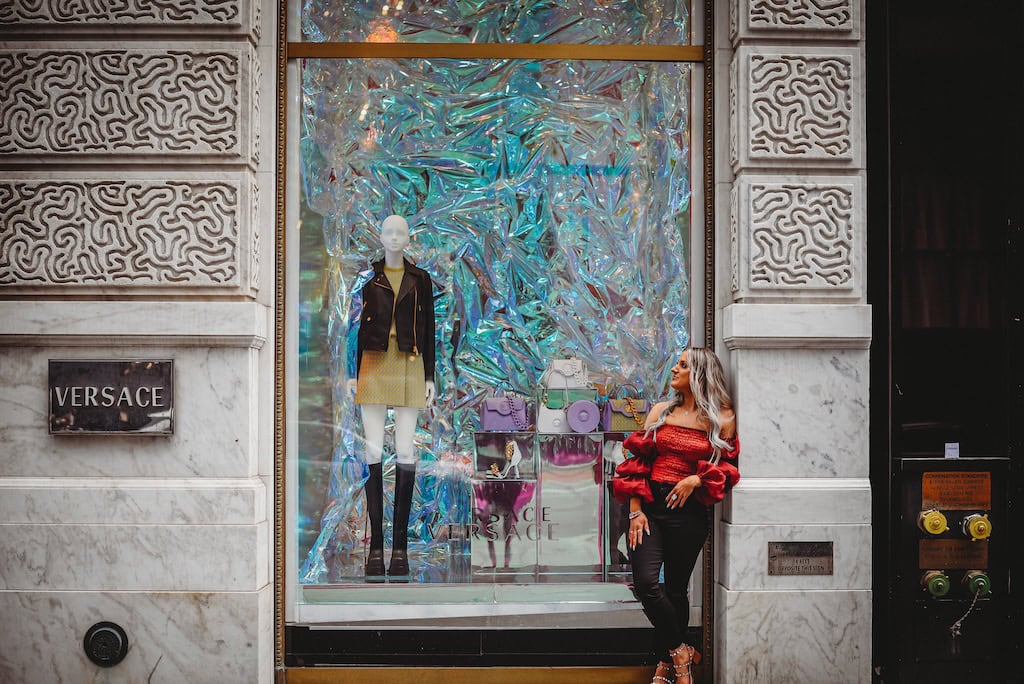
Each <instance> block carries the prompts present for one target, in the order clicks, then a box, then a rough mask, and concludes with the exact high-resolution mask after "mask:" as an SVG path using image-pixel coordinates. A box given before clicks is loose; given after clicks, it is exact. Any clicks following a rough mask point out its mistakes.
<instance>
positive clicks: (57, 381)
mask: <svg viewBox="0 0 1024 684" xmlns="http://www.w3.org/2000/svg"><path fill="white" fill-rule="evenodd" d="M49 390H50V412H49V430H50V433H51V434H59V435H76V434H80V435H89V434H145V435H169V434H173V432H174V362H173V361H171V360H157V361H145V360H134V359H133V360H123V361H97V360H92V359H68V360H54V359H50V360H49Z"/></svg>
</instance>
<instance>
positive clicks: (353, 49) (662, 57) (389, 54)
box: [288, 43, 704, 62]
mask: <svg viewBox="0 0 1024 684" xmlns="http://www.w3.org/2000/svg"><path fill="white" fill-rule="evenodd" d="M288 58H289V59H294V58H310V59H338V58H363V59H402V58H415V59H436V58H445V59H554V60H569V59H598V60H606V61H616V60H621V61H627V62H702V61H704V48H703V46H700V45H589V44H588V45H567V44H558V43H288Z"/></svg>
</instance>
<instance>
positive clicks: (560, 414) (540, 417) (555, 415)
mask: <svg viewBox="0 0 1024 684" xmlns="http://www.w3.org/2000/svg"><path fill="white" fill-rule="evenodd" d="M537 432H571V430H570V429H569V421H568V420H566V418H565V409H564V408H558V409H553V408H548V407H547V406H545V405H544V404H540V405H538V406H537Z"/></svg>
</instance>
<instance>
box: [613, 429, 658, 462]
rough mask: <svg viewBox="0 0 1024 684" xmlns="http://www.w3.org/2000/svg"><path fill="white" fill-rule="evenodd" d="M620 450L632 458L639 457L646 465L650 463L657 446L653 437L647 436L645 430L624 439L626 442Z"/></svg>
mask: <svg viewBox="0 0 1024 684" xmlns="http://www.w3.org/2000/svg"><path fill="white" fill-rule="evenodd" d="M622 448H623V449H625V450H626V451H628V452H629V453H631V454H633V455H634V456H639V457H640V458H642V459H643V460H645V461H647V462H648V463H652V462H653V461H654V456H655V449H656V448H657V446H656V445H655V443H654V437H653V436H649V435H647V431H646V430H637V431H636V432H634V433H633V434H631V435H630V436H629V437H627V438H626V441H624V442H623V443H622Z"/></svg>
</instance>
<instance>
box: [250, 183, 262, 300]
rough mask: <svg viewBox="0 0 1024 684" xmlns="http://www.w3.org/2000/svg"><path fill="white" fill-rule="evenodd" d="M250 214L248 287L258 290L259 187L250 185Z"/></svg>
mask: <svg viewBox="0 0 1024 684" xmlns="http://www.w3.org/2000/svg"><path fill="white" fill-rule="evenodd" d="M250 192H251V197H252V213H251V214H250V215H249V230H250V231H251V232H252V254H250V255H249V287H251V288H252V289H254V290H258V289H260V220H259V217H260V186H258V185H256V184H255V183H253V184H252V188H251V190H250Z"/></svg>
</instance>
